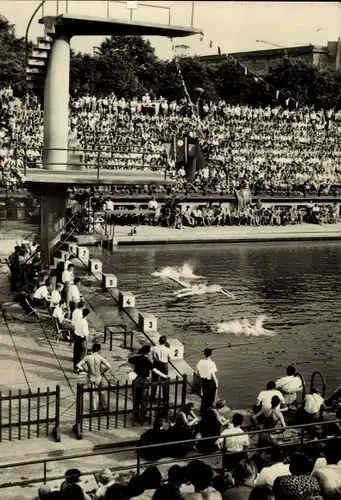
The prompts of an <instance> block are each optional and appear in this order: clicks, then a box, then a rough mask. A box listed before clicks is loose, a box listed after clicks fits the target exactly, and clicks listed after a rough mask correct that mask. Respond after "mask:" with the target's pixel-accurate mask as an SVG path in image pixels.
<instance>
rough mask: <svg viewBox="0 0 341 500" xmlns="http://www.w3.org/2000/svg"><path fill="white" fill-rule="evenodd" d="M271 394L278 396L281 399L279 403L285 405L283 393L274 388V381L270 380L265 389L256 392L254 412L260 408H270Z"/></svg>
mask: <svg viewBox="0 0 341 500" xmlns="http://www.w3.org/2000/svg"><path fill="white" fill-rule="evenodd" d="M273 396H278V397H279V399H280V401H281V405H282V406H285V402H284V397H283V394H282V393H281V392H280V391H278V390H277V389H276V382H274V381H273V380H270V382H268V383H267V386H266V389H265V391H261V392H260V393H259V394H258V397H257V402H256V408H254V411H255V413H258V412H259V411H260V410H262V409H265V410H269V409H270V408H271V400H272V397H273Z"/></svg>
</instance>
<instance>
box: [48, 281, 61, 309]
mask: <svg viewBox="0 0 341 500" xmlns="http://www.w3.org/2000/svg"><path fill="white" fill-rule="evenodd" d="M63 288H64V285H63V284H62V283H57V286H56V289H55V290H53V291H52V293H51V301H50V306H51V309H52V308H54V307H57V306H58V305H59V303H60V301H61V300H62V296H61V293H62V290H63Z"/></svg>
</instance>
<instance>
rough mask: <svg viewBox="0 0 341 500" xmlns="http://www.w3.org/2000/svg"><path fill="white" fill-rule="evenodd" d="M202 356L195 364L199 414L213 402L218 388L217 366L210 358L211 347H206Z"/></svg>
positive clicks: (204, 411)
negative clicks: (198, 386) (199, 386)
mask: <svg viewBox="0 0 341 500" xmlns="http://www.w3.org/2000/svg"><path fill="white" fill-rule="evenodd" d="M204 356H205V358H204V359H201V360H200V361H199V363H198V364H197V372H198V375H199V377H200V382H201V408H200V411H201V414H203V413H206V411H207V410H208V408H210V407H211V406H212V405H213V404H214V400H215V397H216V394H217V389H218V379H217V376H216V373H217V366H216V364H215V363H214V361H212V359H211V356H212V349H208V348H206V349H205V350H204Z"/></svg>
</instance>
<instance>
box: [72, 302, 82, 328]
mask: <svg viewBox="0 0 341 500" xmlns="http://www.w3.org/2000/svg"><path fill="white" fill-rule="evenodd" d="M83 309H84V303H83V302H79V303H78V304H77V307H76V309H75V310H74V311H73V313H72V316H71V323H72V324H73V325H75V324H76V323H77V321H79V320H81V319H82V318H83Z"/></svg>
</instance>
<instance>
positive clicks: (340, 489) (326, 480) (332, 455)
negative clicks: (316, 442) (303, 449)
mask: <svg viewBox="0 0 341 500" xmlns="http://www.w3.org/2000/svg"><path fill="white" fill-rule="evenodd" d="M324 456H325V460H326V465H325V467H323V466H322V467H319V468H316V464H315V467H314V472H313V477H314V478H316V479H317V480H318V482H319V484H320V487H321V491H322V496H323V497H324V498H341V467H340V465H339V462H340V460H341V444H340V441H339V440H338V439H337V438H334V439H331V440H330V441H328V442H327V443H326V445H325V448H324ZM321 465H322V464H321Z"/></svg>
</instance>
